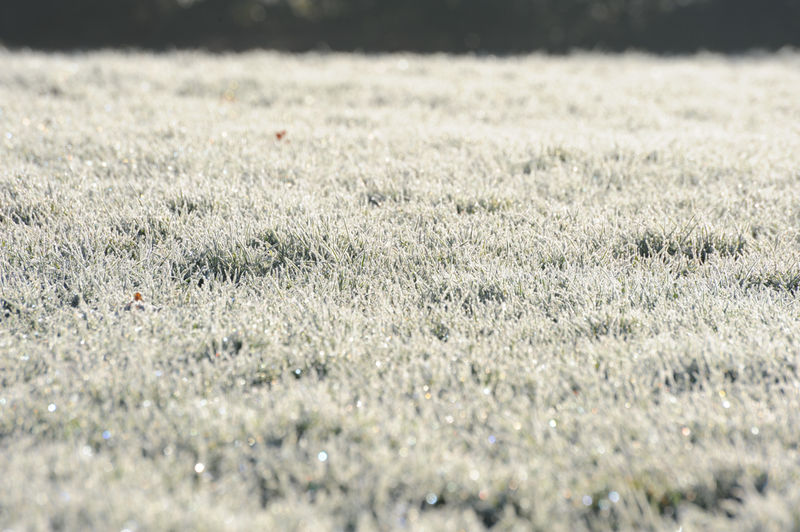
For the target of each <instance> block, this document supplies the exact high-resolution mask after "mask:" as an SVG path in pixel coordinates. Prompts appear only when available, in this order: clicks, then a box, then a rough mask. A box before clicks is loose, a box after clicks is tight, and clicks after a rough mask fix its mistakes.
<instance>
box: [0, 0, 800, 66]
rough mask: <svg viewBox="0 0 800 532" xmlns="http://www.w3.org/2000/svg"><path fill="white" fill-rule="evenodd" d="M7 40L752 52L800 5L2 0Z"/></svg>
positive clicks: (779, 40)
mask: <svg viewBox="0 0 800 532" xmlns="http://www.w3.org/2000/svg"><path fill="white" fill-rule="evenodd" d="M0 44H2V45H3V46H6V47H11V48H14V47H32V48H39V49H60V50H64V49H89V48H99V47H134V48H145V49H153V50H167V49H172V48H203V49H207V50H212V51H226V50H246V49H250V48H273V49H279V50H291V51H303V50H315V49H331V50H359V51H366V52H374V51H399V50H405V51H416V52H435V51H443V52H457V53H458V52H487V53H501V54H502V53H518V52H528V51H534V50H540V51H547V52H556V53H558V52H566V51H569V50H571V49H576V48H580V49H599V50H608V51H619V50H626V49H639V50H647V51H652V52H660V53H682V52H694V51H697V50H711V51H719V52H741V51H747V50H753V49H761V50H774V49H778V48H781V47H784V46H800V0H0Z"/></svg>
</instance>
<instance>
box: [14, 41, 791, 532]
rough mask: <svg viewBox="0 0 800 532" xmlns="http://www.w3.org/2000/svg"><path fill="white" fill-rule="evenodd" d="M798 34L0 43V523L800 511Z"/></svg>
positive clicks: (307, 522) (680, 516) (311, 524)
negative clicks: (53, 47) (553, 48)
mask: <svg viewBox="0 0 800 532" xmlns="http://www.w3.org/2000/svg"><path fill="white" fill-rule="evenodd" d="M798 64H799V63H798V58H797V56H796V54H792V53H784V54H780V55H776V56H759V57H752V58H750V57H742V58H737V59H725V58H720V57H714V56H698V57H692V58H672V59H657V58H652V57H645V56H637V55H626V56H618V57H605V56H601V55H574V56H570V57H563V58H546V57H538V56H530V57H518V58H503V59H497V58H480V59H478V58H453V57H414V56H384V57H370V58H367V57H359V56H340V55H331V54H328V55H314V54H310V55H304V56H287V55H279V54H271V53H251V54H244V55H237V56H224V57H223V56H216V57H214V56H206V55H202V54H195V53H177V54H164V55H160V56H149V55H144V54H136V53H130V54H116V53H96V54H89V55H80V54H75V55H42V54H36V53H29V52H18V53H11V52H0V66H2V68H0V160H2V166H0V383H1V384H2V386H0V444H2V446H3V452H2V453H0V471H3V479H4V482H2V483H0V523H2V524H3V526H4V527H7V528H10V529H39V530H43V529H93V528H114V527H116V528H117V529H130V530H133V529H169V528H180V529H185V528H192V529H194V528H196V529H215V530H216V529H242V530H253V529H267V530H269V529H311V530H318V529H320V530H322V529H347V530H354V529H358V530H362V529H363V530H370V529H379V530H391V529H410V530H418V529H429V530H451V529H452V530H455V529H466V530H479V529H484V528H495V529H500V530H506V529H521V530H530V529H541V530H552V529H564V530H581V529H588V530H597V529H667V530H674V529H677V528H680V527H683V528H684V529H685V530H690V529H730V528H736V529H761V528H769V527H775V528H779V529H791V528H792V527H796V525H797V523H798V521H800V514H798V510H797V508H799V507H800V490H798V487H797V486H798V485H800V483H798V476H799V475H800V466H798V460H797V434H796V430H795V427H796V426H798V425H799V424H800V415H799V414H798V412H800V408H799V407H800V405H798V399H799V393H800V375H798V367H799V366H798V364H800V360H798V353H797V349H796V338H797V337H798V335H799V334H800V327H798V320H799V319H800V313H799V311H800V307H798V299H797V298H798V292H800V290H798V286H800V240H798V234H797V223H798V219H800V218H798V208H797V201H796V198H798V197H800V188H798V187H799V186H800V185H799V183H800V181H798V176H799V174H798V173H797V172H798V166H800V161H799V160H798V155H797V154H798V153H800V141H798V138H799V137H798V135H797V130H796V124H797V123H798V121H800V107H799V106H798V103H797V102H798V100H797V98H795V97H794V94H795V92H796V87H797V86H799V85H800V75H798V72H799V70H798V68H797V66H798ZM135 294H139V296H135Z"/></svg>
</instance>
